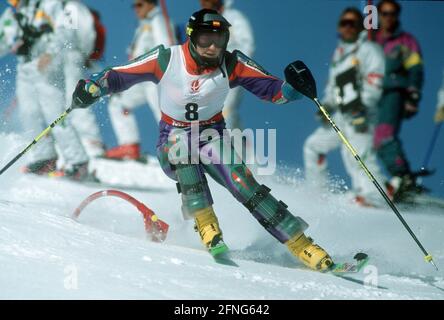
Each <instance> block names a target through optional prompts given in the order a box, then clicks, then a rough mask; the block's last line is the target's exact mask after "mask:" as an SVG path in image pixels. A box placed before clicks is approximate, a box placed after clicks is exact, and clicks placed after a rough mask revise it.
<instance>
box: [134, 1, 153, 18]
mask: <svg viewBox="0 0 444 320" xmlns="http://www.w3.org/2000/svg"><path fill="white" fill-rule="evenodd" d="M153 7H154V4H152V3H149V2H146V1H145V0H135V1H134V2H133V8H134V11H135V12H136V16H137V18H139V20H141V19H145V18H146V16H147V14H148V12H150V11H151V9H153Z"/></svg>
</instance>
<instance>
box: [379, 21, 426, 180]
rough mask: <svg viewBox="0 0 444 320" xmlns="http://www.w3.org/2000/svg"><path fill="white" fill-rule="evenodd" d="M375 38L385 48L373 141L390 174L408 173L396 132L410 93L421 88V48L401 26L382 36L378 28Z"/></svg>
mask: <svg viewBox="0 0 444 320" xmlns="http://www.w3.org/2000/svg"><path fill="white" fill-rule="evenodd" d="M376 41H377V42H378V43H379V44H380V45H382V46H383V48H384V53H385V57H386V71H385V77H384V84H383V88H384V91H383V94H382V97H381V101H380V102H379V119H378V124H377V126H376V130H375V141H374V144H375V148H376V149H377V151H378V155H379V157H380V158H381V160H382V161H383V163H384V165H385V166H386V168H387V170H388V171H389V172H390V174H391V175H392V176H403V175H405V174H409V173H410V166H409V163H408V161H407V158H406V156H405V153H404V150H403V148H402V145H401V141H400V139H399V132H400V130H401V123H402V120H403V118H404V117H405V111H404V110H405V109H404V105H405V104H406V102H407V101H408V99H409V94H410V93H412V92H417V94H418V95H419V93H420V91H421V89H422V85H423V64H422V58H421V51H420V48H419V45H418V43H417V41H416V40H415V38H414V37H413V36H412V35H411V34H409V33H406V32H404V31H402V30H401V29H398V30H397V31H396V32H395V33H394V34H393V35H391V36H389V37H384V36H383V34H382V32H378V33H377V34H376ZM418 102H419V101H416V103H418Z"/></svg>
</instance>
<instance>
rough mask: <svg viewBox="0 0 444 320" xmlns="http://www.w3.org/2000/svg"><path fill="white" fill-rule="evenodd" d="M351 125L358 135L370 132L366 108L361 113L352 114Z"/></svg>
mask: <svg viewBox="0 0 444 320" xmlns="http://www.w3.org/2000/svg"><path fill="white" fill-rule="evenodd" d="M351 117H352V120H351V125H352V126H353V128H355V131H356V132H357V133H366V132H367V131H368V117H367V111H366V109H365V108H361V110H359V111H355V112H351Z"/></svg>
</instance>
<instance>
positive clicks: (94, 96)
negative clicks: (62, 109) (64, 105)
mask: <svg viewBox="0 0 444 320" xmlns="http://www.w3.org/2000/svg"><path fill="white" fill-rule="evenodd" d="M101 96H102V92H101V89H100V86H99V85H97V83H95V82H94V81H91V80H83V79H82V80H80V81H79V82H78V83H77V87H76V89H75V90H74V93H73V94H72V106H73V108H74V109H77V108H82V109H83V108H88V107H89V106H90V105H92V104H94V103H95V102H96V101H97V100H99V98H100V97H101Z"/></svg>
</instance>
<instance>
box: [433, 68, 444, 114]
mask: <svg viewBox="0 0 444 320" xmlns="http://www.w3.org/2000/svg"><path fill="white" fill-rule="evenodd" d="M442 75H443V77H442V84H441V88H440V89H439V91H438V103H437V105H436V113H435V122H444V72H443V74H442Z"/></svg>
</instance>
